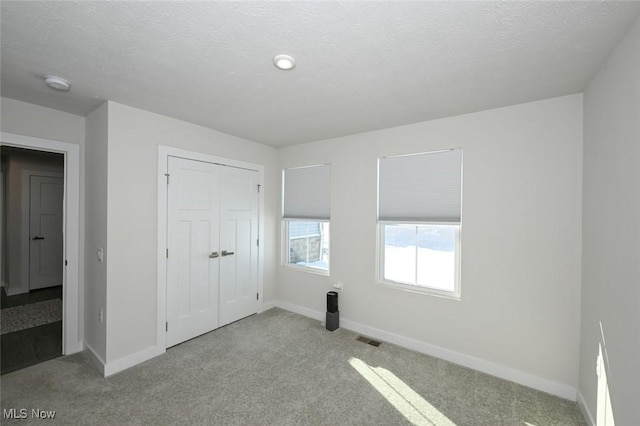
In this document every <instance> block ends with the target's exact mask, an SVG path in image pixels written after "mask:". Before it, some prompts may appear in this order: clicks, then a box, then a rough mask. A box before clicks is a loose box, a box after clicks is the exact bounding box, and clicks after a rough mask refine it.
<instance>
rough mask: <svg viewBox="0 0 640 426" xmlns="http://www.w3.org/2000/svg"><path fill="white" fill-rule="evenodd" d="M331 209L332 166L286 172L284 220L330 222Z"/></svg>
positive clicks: (293, 169)
mask: <svg viewBox="0 0 640 426" xmlns="http://www.w3.org/2000/svg"><path fill="white" fill-rule="evenodd" d="M330 207H331V166H330V165H328V164H325V165H320V166H309V167H297V168H292V169H285V170H284V203H283V216H284V218H286V219H317V220H329V218H330Z"/></svg>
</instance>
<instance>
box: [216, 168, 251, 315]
mask: <svg viewBox="0 0 640 426" xmlns="http://www.w3.org/2000/svg"><path fill="white" fill-rule="evenodd" d="M257 177H258V173H257V172H256V171H253V170H244V169H237V168H233V167H223V168H222V169H221V170H220V215H221V221H220V248H221V250H222V251H221V260H220V325H221V326H222V325H225V324H229V323H230V322H233V321H237V320H239V319H241V318H244V317H246V316H249V315H252V314H255V313H256V312H258V200H259V199H258V197H259V195H258V186H257Z"/></svg>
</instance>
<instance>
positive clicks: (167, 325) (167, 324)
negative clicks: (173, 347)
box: [164, 322, 169, 331]
mask: <svg viewBox="0 0 640 426" xmlns="http://www.w3.org/2000/svg"><path fill="white" fill-rule="evenodd" d="M164 329H165V331H169V323H168V322H165V323H164Z"/></svg>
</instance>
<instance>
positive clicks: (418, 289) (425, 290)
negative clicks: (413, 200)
mask: <svg viewBox="0 0 640 426" xmlns="http://www.w3.org/2000/svg"><path fill="white" fill-rule="evenodd" d="M387 225H392V226H393V225H396V226H397V225H410V226H429V225H434V226H437V225H446V226H456V227H457V229H456V232H455V266H454V289H453V291H448V290H442V289H437V288H434V287H429V286H425V285H419V284H408V283H402V282H399V281H393V280H389V279H386V278H385V277H384V263H385V244H384V243H385V241H384V227H385V226H387ZM461 235H462V222H427V221H395V220H394V221H391V220H379V221H378V223H377V247H378V250H377V255H378V256H377V272H376V276H377V283H378V284H379V285H382V286H386V287H390V288H395V289H400V290H404V291H407V292H410V293H418V294H427V295H431V296H437V297H442V298H446V299H452V300H461V284H462V280H461V277H460V275H461V271H462V267H461V266H462V239H461ZM417 268H418V265H417V264H416V270H417Z"/></svg>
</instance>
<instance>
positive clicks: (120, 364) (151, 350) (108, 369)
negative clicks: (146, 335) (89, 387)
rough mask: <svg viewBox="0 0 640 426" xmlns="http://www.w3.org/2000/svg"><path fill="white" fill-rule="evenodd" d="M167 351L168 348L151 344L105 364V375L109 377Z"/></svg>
mask: <svg viewBox="0 0 640 426" xmlns="http://www.w3.org/2000/svg"><path fill="white" fill-rule="evenodd" d="M165 352H166V349H165V348H163V347H161V346H151V347H148V348H147V349H143V350H141V351H139V352H136V353H133V354H131V355H127V356H125V357H123V358H120V359H117V360H115V361H111V362H108V363H107V364H105V366H104V377H109V376H111V375H112V374H116V373H119V372H121V371H123V370H126V369H127V368H131V367H133V366H134V365H138V364H140V363H142V362H145V361H147V360H150V359H151V358H155V357H157V356H158V355H162V354H163V353H165Z"/></svg>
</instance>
